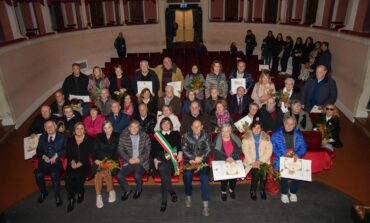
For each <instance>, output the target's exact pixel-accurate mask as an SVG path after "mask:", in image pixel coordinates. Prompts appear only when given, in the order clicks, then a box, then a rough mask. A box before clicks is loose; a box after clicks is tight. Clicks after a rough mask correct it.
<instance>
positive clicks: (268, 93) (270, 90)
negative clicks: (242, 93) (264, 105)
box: [266, 88, 276, 98]
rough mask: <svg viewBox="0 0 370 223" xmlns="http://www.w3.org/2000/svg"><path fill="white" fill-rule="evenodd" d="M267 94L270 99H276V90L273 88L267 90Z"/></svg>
mask: <svg viewBox="0 0 370 223" xmlns="http://www.w3.org/2000/svg"><path fill="white" fill-rule="evenodd" d="M266 94H267V95H268V96H269V97H271V98H272V97H275V94H276V93H275V92H274V89H272V88H268V89H267V90H266Z"/></svg>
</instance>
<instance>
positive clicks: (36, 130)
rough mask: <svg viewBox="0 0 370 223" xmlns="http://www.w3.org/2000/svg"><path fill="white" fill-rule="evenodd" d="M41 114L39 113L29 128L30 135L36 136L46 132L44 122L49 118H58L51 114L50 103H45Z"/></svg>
mask: <svg viewBox="0 0 370 223" xmlns="http://www.w3.org/2000/svg"><path fill="white" fill-rule="evenodd" d="M40 112H41V114H39V115H37V116H36V117H35V118H34V119H33V121H32V124H31V126H30V128H29V129H28V135H30V136H31V137H34V136H35V135H36V134H40V133H45V127H44V124H45V122H47V121H48V120H54V121H56V120H57V117H55V116H54V115H52V114H51V110H50V107H49V106H48V105H44V106H42V107H41V109H40Z"/></svg>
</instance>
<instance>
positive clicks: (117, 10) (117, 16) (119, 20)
mask: <svg viewBox="0 0 370 223" xmlns="http://www.w3.org/2000/svg"><path fill="white" fill-rule="evenodd" d="M113 4H114V10H115V13H116V23H117V24H121V22H122V20H123V19H122V18H120V16H119V2H116V1H115V2H114V3H113Z"/></svg>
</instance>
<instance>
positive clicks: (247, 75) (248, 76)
mask: <svg viewBox="0 0 370 223" xmlns="http://www.w3.org/2000/svg"><path fill="white" fill-rule="evenodd" d="M245 68H246V64H245V61H244V60H239V61H238V64H237V69H236V70H232V71H231V73H230V76H229V81H228V85H229V89H231V79H235V78H237V79H240V78H244V79H245V89H247V90H248V89H250V88H251V87H252V86H253V77H252V73H251V72H249V71H247V70H246V69H245ZM234 94H235V93H234Z"/></svg>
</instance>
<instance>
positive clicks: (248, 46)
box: [244, 29, 257, 57]
mask: <svg viewBox="0 0 370 223" xmlns="http://www.w3.org/2000/svg"><path fill="white" fill-rule="evenodd" d="M244 42H245V55H246V56H247V57H249V56H252V55H253V51H254V48H255V47H256V46H257V41H256V36H255V35H254V34H253V33H252V30H250V29H249V30H248V31H247V35H246V36H245V41H244Z"/></svg>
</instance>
